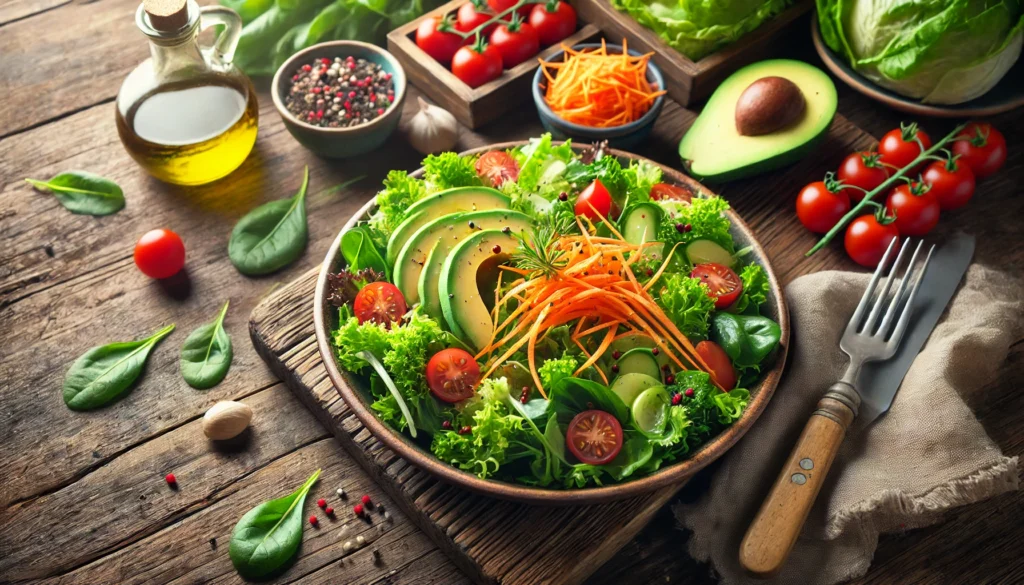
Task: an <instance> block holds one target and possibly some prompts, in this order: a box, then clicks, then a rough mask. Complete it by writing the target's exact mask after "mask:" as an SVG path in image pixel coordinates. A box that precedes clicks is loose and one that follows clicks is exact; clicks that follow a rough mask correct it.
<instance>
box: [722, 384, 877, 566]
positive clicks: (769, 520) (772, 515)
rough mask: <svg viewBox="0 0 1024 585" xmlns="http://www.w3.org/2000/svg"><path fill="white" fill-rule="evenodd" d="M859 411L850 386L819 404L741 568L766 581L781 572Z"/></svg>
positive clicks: (744, 550)
mask: <svg viewBox="0 0 1024 585" xmlns="http://www.w3.org/2000/svg"><path fill="white" fill-rule="evenodd" d="M859 406H860V396H859V395H858V394H857V392H856V391H855V390H854V389H853V387H852V386H850V385H848V384H846V383H845V382H839V383H837V384H835V385H833V386H832V388H830V389H829V391H828V393H826V394H825V396H824V397H822V399H821V400H819V401H818V407H817V410H815V411H814V413H813V414H811V418H810V419H809V420H808V421H807V425H806V426H804V430H803V432H802V433H800V438H799V439H798V440H797V442H796V446H795V447H794V448H793V452H792V453H791V454H790V455H789V459H788V460H786V464H785V466H784V467H783V468H782V472H781V473H780V474H779V477H778V478H777V479H776V480H775V485H774V487H772V491H771V493H769V494H768V497H767V498H766V499H765V501H764V503H763V504H761V510H760V511H759V512H758V513H757V516H756V517H755V518H754V521H753V523H751V525H750V528H748V529H747V534H746V536H744V537H743V542H742V543H741V544H740V564H741V565H742V566H743V568H745V569H746V570H747V571H749V572H751V573H753V574H754V575H755V576H757V577H762V578H767V577H771V576H772V575H775V574H776V573H778V572H779V570H780V569H782V565H783V564H785V562H786V558H787V557H789V552H790V550H792V548H793V545H794V544H795V543H796V539H797V537H798V536H800V530H801V529H802V528H803V525H804V521H805V520H807V515H808V514H809V513H810V511H811V506H812V505H814V499H815V498H816V497H817V496H818V492H819V491H820V490H821V486H822V484H823V483H824V482H825V476H826V475H828V470H829V468H830V467H832V461H833V460H834V459H835V456H836V453H837V452H838V451H839V446H840V445H841V444H842V442H843V438H844V437H845V436H846V429H847V428H849V426H850V424H851V423H852V422H853V420H854V419H855V418H856V417H857V408H858V407H859Z"/></svg>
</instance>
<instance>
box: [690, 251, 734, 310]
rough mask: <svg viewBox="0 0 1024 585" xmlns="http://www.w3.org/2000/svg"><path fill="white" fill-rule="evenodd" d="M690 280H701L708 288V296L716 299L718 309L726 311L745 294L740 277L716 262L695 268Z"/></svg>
mask: <svg viewBox="0 0 1024 585" xmlns="http://www.w3.org/2000/svg"><path fill="white" fill-rule="evenodd" d="M690 278H699V279H700V280H701V282H703V283H704V284H706V285H707V286H708V289H710V290H709V292H708V296H710V297H711V298H713V299H715V308H716V309H724V308H726V307H728V306H729V305H731V304H733V302H735V301H736V299H737V298H738V297H739V296H740V293H741V292H743V281H741V280H740V277H738V276H736V273H735V272H733V271H732V269H731V268H729V267H728V266H723V265H721V264H715V263H714V262H707V263H705V264H698V265H696V266H694V267H693V271H691V272H690Z"/></svg>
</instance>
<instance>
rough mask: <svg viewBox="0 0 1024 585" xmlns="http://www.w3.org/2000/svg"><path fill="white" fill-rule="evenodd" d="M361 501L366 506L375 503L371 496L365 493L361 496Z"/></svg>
mask: <svg viewBox="0 0 1024 585" xmlns="http://www.w3.org/2000/svg"><path fill="white" fill-rule="evenodd" d="M359 501H360V502H362V503H363V505H364V506H369V505H370V504H371V503H373V501H372V500H371V499H370V496H368V495H365V494H364V495H363V497H361V498H359Z"/></svg>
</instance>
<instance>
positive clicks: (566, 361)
mask: <svg viewBox="0 0 1024 585" xmlns="http://www.w3.org/2000/svg"><path fill="white" fill-rule="evenodd" d="M578 366H579V362H577V361H576V358H574V357H573V356H571V355H563V356H562V357H560V358H558V359H549V360H546V361H545V362H544V363H543V364H541V366H540V369H539V370H538V373H539V374H540V383H541V384H543V385H544V387H545V388H552V387H554V385H555V384H556V383H557V382H559V381H561V380H562V379H564V378H571V377H572V375H573V372H575V371H576V368H577V367H578Z"/></svg>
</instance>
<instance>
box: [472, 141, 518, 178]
mask: <svg viewBox="0 0 1024 585" xmlns="http://www.w3.org/2000/svg"><path fill="white" fill-rule="evenodd" d="M476 174H477V175H480V178H481V179H483V180H484V182H486V183H487V184H489V185H490V186H491V187H501V186H502V185H503V184H505V183H506V182H507V181H516V180H518V179H519V165H518V164H517V163H516V160H515V159H514V158H512V157H511V156H510V155H509V154H508V153H507V152H505V151H503V150H495V151H492V152H488V153H487V154H485V155H483V156H481V157H480V158H479V159H477V161H476Z"/></svg>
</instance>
